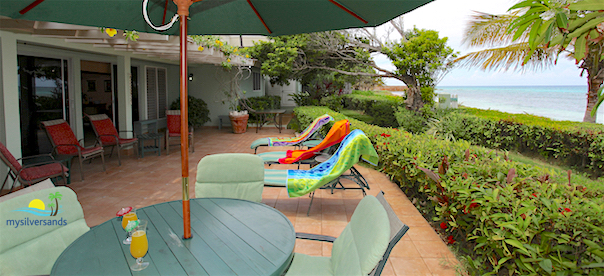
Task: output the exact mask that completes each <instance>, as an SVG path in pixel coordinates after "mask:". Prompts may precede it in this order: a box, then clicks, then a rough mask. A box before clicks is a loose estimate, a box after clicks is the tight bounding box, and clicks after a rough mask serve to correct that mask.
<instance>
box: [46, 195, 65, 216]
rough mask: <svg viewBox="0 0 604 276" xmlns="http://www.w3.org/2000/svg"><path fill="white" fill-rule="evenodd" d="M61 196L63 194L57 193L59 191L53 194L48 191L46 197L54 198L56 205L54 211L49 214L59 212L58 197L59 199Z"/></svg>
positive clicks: (54, 214)
mask: <svg viewBox="0 0 604 276" xmlns="http://www.w3.org/2000/svg"><path fill="white" fill-rule="evenodd" d="M62 196H63V195H62V194H61V193H59V192H56V193H54V194H53V193H50V195H49V196H48V199H50V200H53V199H54V200H55V202H56V205H57V209H55V212H54V213H51V214H50V215H51V216H56V215H57V213H58V212H59V199H61V197H62Z"/></svg>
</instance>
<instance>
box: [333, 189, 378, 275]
mask: <svg viewBox="0 0 604 276" xmlns="http://www.w3.org/2000/svg"><path fill="white" fill-rule="evenodd" d="M389 242H390V221H389V220H388V214H387V213H386V210H384V207H383V206H382V204H381V203H380V202H379V201H378V200H377V198H375V197H374V196H371V195H368V196H365V197H364V198H363V199H362V200H361V202H359V205H358V206H357V208H356V209H355V210H354V213H353V214H352V217H351V218H350V222H349V223H348V225H347V226H346V228H344V231H342V234H340V236H338V238H337V239H336V240H335V242H334V243H333V248H332V250H331V263H332V269H333V271H334V274H335V275H367V274H369V272H371V270H373V268H374V267H375V266H376V265H377V264H378V262H379V261H380V260H381V259H382V256H383V255H384V252H386V248H387V247H388V243H389Z"/></svg>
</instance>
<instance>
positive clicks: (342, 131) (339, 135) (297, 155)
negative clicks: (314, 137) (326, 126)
mask: <svg viewBox="0 0 604 276" xmlns="http://www.w3.org/2000/svg"><path fill="white" fill-rule="evenodd" d="M349 133H350V122H348V120H341V121H337V122H335V123H334V124H333V126H332V127H331V129H330V130H329V132H328V133H327V135H325V139H323V141H321V143H319V144H318V145H316V146H314V147H312V148H310V149H308V150H288V151H287V153H286V154H285V156H283V158H280V159H279V163H281V164H293V163H296V162H298V161H300V160H305V159H308V158H311V157H313V156H315V154H316V153H317V152H319V151H322V150H324V149H326V148H328V147H331V146H333V145H335V144H337V143H340V142H341V141H342V140H343V139H344V137H346V135H348V134H349Z"/></svg>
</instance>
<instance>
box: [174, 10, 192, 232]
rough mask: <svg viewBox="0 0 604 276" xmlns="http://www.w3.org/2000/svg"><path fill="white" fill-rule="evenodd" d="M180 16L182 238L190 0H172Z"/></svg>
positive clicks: (187, 216) (187, 224)
mask: <svg viewBox="0 0 604 276" xmlns="http://www.w3.org/2000/svg"><path fill="white" fill-rule="evenodd" d="M174 3H176V5H177V6H178V15H179V16H180V163H181V167H182V218H183V228H184V234H183V236H182V238H183V239H190V238H192V235H191V212H190V207H189V113H188V96H187V94H188V89H187V86H188V78H187V76H188V74H187V17H188V16H189V6H191V3H192V2H191V1H190V0H185V1H183V0H174Z"/></svg>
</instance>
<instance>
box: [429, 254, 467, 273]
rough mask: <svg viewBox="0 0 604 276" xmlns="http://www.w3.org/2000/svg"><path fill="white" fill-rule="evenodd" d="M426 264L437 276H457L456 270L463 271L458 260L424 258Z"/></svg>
mask: <svg viewBox="0 0 604 276" xmlns="http://www.w3.org/2000/svg"><path fill="white" fill-rule="evenodd" d="M424 262H425V263H426V265H427V266H428V268H429V269H430V271H431V272H432V274H433V275H435V276H455V275H457V273H456V269H461V267H460V264H459V262H458V261H457V260H456V259H450V258H424ZM460 274H461V273H460Z"/></svg>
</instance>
